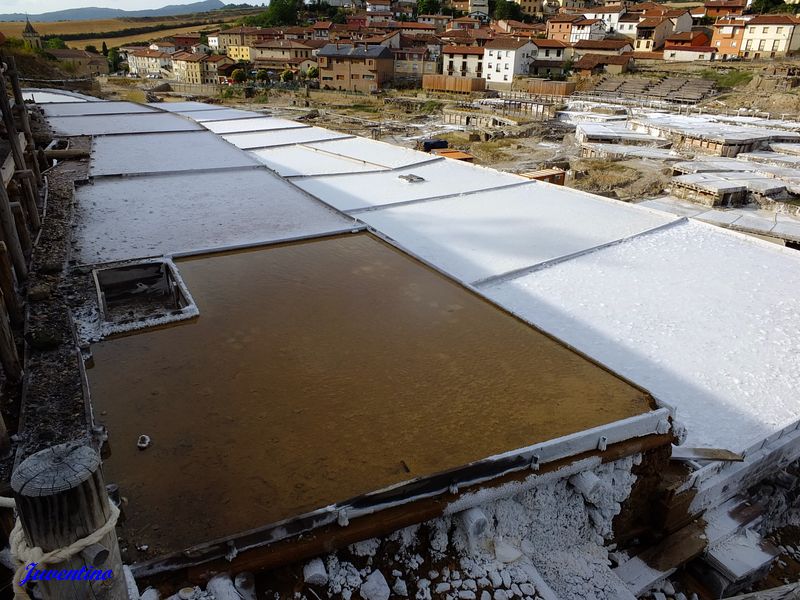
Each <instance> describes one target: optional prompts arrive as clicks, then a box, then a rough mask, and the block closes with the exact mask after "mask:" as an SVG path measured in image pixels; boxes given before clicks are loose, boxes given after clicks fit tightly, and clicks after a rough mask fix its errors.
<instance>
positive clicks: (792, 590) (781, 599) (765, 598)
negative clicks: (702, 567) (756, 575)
mask: <svg viewBox="0 0 800 600" xmlns="http://www.w3.org/2000/svg"><path fill="white" fill-rule="evenodd" d="M724 600H800V583H790V584H789V585H782V586H781V587H776V588H772V589H770V590H761V591H760V592H750V593H749V594H742V595H741V596H729V597H728V598H725V599H724Z"/></svg>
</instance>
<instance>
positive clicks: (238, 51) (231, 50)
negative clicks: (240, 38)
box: [227, 42, 260, 62]
mask: <svg viewBox="0 0 800 600" xmlns="http://www.w3.org/2000/svg"><path fill="white" fill-rule="evenodd" d="M257 43H260V42H257ZM227 55H228V57H229V58H231V59H232V60H235V61H237V62H250V61H251V60H252V55H253V47H252V46H250V45H247V46H238V45H234V46H228V51H227Z"/></svg>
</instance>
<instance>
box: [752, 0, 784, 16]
mask: <svg viewBox="0 0 800 600" xmlns="http://www.w3.org/2000/svg"><path fill="white" fill-rule="evenodd" d="M782 5H783V0H753V3H752V4H751V5H750V12H752V13H755V14H763V13H768V12H781V11H780V8H781V7H782Z"/></svg>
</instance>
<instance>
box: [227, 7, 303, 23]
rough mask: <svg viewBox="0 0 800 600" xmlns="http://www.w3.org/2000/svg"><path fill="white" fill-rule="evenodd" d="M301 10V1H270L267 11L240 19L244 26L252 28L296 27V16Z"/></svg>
mask: <svg viewBox="0 0 800 600" xmlns="http://www.w3.org/2000/svg"><path fill="white" fill-rule="evenodd" d="M302 10H303V0H271V2H270V3H269V6H268V7H267V10H265V11H264V12H262V13H259V14H257V15H255V16H252V17H245V18H244V19H242V23H243V24H244V25H249V26H252V27H276V26H278V25H297V15H298V14H299V13H300V11H302Z"/></svg>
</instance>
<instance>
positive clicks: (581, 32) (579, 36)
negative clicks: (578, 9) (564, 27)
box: [569, 19, 606, 44]
mask: <svg viewBox="0 0 800 600" xmlns="http://www.w3.org/2000/svg"><path fill="white" fill-rule="evenodd" d="M605 35H606V24H605V22H603V21H602V20H601V19H581V20H580V21H574V22H573V23H572V28H571V29H570V33H569V43H570V44H575V43H577V42H579V41H580V40H602V39H603V38H604V37H605Z"/></svg>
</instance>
